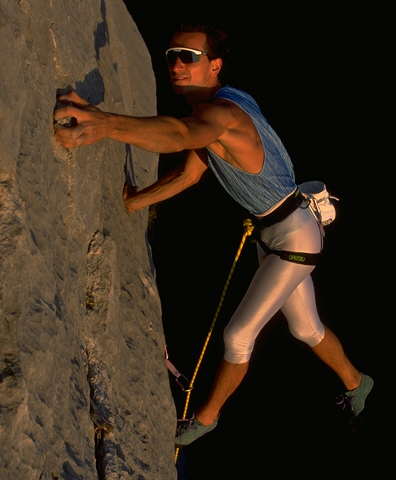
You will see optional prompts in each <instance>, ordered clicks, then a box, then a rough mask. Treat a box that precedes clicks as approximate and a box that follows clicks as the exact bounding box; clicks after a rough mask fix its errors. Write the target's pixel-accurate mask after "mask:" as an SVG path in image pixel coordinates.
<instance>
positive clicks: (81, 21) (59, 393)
mask: <svg viewBox="0 0 396 480" xmlns="http://www.w3.org/2000/svg"><path fill="white" fill-rule="evenodd" d="M0 45H1V47H0V48H1V50H0V51H1V57H0V58H1V62H0V78H1V88H0V119H1V128H0V478H1V479H2V480H8V479H10V480H11V479H12V480H22V479H23V480H28V479H35V480H38V479H40V480H53V479H67V480H80V479H81V480H89V479H124V478H128V479H129V478H133V479H139V480H151V479H152V480H154V479H155V480H168V479H175V477H176V470H175V467H174V443H173V442H174V428H175V418H176V415H175V407H174V403H173V400H172V396H171V392H170V388H169V378H168V373H167V371H166V368H165V365H164V361H163V354H164V338H163V330H162V321H161V305H160V301H159V296H158V293H157V289H156V283H155V271H154V267H153V264H152V262H151V261H150V247H149V245H148V243H147V240H146V238H147V237H146V231H147V225H148V214H147V211H143V212H138V213H135V214H133V215H128V214H127V213H126V212H125V209H124V206H123V203H122V197H121V192H122V188H123V184H124V181H125V178H126V177H127V178H128V179H129V181H130V182H131V183H133V184H135V185H137V186H139V187H143V186H145V185H147V184H150V183H152V182H153V181H154V180H155V178H156V175H157V163H158V156H157V155H155V154H151V153H148V152H143V151H139V150H138V149H135V148H132V147H130V146H129V145H125V144H121V143H117V142H112V141H107V140H106V141H102V142H100V143H98V144H95V145H91V146H87V147H81V148H78V149H75V150H70V151H69V150H66V149H64V148H63V147H61V146H59V145H57V144H56V143H55V142H54V140H53V121H52V113H53V109H54V106H55V103H56V93H57V92H61V91H63V90H64V89H67V88H69V87H72V88H74V89H75V90H76V91H77V93H79V94H80V95H81V96H82V97H85V98H86V99H87V100H89V101H90V102H91V103H93V104H100V107H101V108H103V109H104V110H106V111H112V112H117V113H122V114H131V115H138V116H139V115H142V116H146V115H153V114H155V113H156V100H155V79H154V74H153V71H152V66H151V61H150V56H149V54H148V51H147V49H146V46H145V44H144V42H143V40H142V38H141V36H140V33H139V31H138V30H137V28H136V26H135V24H134V22H133V20H132V18H131V17H130V15H129V13H128V12H127V10H126V8H125V6H124V4H123V2H122V1H121V0H92V1H89V2H81V1H79V0H14V1H7V0H0Z"/></svg>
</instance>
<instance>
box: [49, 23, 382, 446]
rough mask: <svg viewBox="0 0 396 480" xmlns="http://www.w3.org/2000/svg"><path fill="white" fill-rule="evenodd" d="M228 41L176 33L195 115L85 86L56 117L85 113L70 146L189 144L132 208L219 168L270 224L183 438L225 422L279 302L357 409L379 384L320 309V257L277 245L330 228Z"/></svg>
mask: <svg viewBox="0 0 396 480" xmlns="http://www.w3.org/2000/svg"><path fill="white" fill-rule="evenodd" d="M224 41H225V35H224V34H223V32H220V31H217V30H213V29H210V28H207V27H202V26H201V27H197V28H193V27H191V26H190V27H188V28H184V29H183V28H181V29H180V30H179V31H177V32H176V33H175V34H174V35H173V37H172V39H171V42H170V48H169V49H168V50H167V51H166V55H167V60H168V65H169V74H170V81H171V83H172V86H173V89H174V91H175V92H176V93H178V94H181V95H183V96H184V97H185V99H186V100H187V102H188V103H189V104H190V105H191V109H192V113H191V115H190V116H188V117H184V118H181V119H177V118H173V117H167V116H157V117H151V118H134V117H129V116H124V115H116V114H113V113H108V112H102V111H101V110H99V109H97V108H95V107H92V106H91V105H89V104H88V103H87V102H86V101H84V100H83V99H81V98H80V97H78V96H77V95H76V94H75V93H71V94H69V95H65V96H62V97H60V100H61V101H64V102H71V103H72V105H70V104H69V105H67V106H65V107H64V108H60V109H58V110H56V112H55V119H62V118H65V117H74V118H75V119H76V120H77V126H75V127H73V128H68V129H66V128H65V129H58V130H57V132H56V139H57V140H58V141H59V142H60V143H61V144H63V145H64V146H65V147H70V148H73V147H77V146H80V145H88V144H91V143H94V142H96V141H99V140H102V139H104V138H110V139H113V140H117V141H121V142H125V143H131V144H133V145H136V146H138V147H140V148H143V149H146V150H149V151H152V152H158V153H168V152H179V151H182V150H185V151H186V160H185V163H184V166H183V168H182V169H179V170H178V171H176V172H173V173H172V174H168V175H166V176H165V177H164V178H161V179H159V180H158V181H157V182H156V183H154V184H153V185H151V186H149V187H147V188H145V189H143V190H141V191H140V192H137V193H136V192H128V191H127V190H126V191H125V192H124V201H125V206H126V208H127V210H128V211H129V212H133V211H135V210H138V209H141V208H144V207H147V206H149V205H152V204H154V203H157V202H160V201H162V200H165V199H167V198H169V197H172V196H174V195H176V194H177V193H179V192H181V191H183V190H185V189H186V188H188V187H190V186H192V185H193V184H195V183H196V182H198V181H199V180H200V179H201V177H202V175H203V174H204V172H205V171H206V170H207V169H208V168H211V169H212V171H213V172H214V174H215V175H216V176H217V178H218V180H219V181H220V183H221V184H222V185H223V187H224V188H225V189H226V191H227V192H228V193H229V194H230V195H231V196H232V197H233V198H234V199H235V200H236V201H238V202H239V203H240V204H241V205H242V206H243V207H245V208H246V209H247V210H248V211H249V212H250V213H251V214H253V215H255V216H256V218H257V219H258V222H259V223H260V224H261V229H260V242H261V245H263V247H264V249H259V257H260V258H259V260H260V266H259V268H258V270H257V272H256V274H255V276H254V278H253V280H252V282H251V284H250V286H249V288H248V291H247V292H246V295H245V297H244V298H243V300H242V302H241V303H240V305H239V307H238V308H237V310H236V312H235V313H234V315H233V317H232V319H231V321H230V322H229V324H228V325H227V327H226V329H225V332H224V342H225V355H224V360H223V361H222V363H221V365H220V367H219V369H218V373H217V377H216V380H215V382H214V385H213V388H212V391H211V393H210V395H209V398H208V399H207V401H206V402H205V403H204V404H203V405H202V406H201V407H200V408H199V409H198V411H197V412H196V413H195V415H194V418H193V419H191V421H189V422H185V423H182V424H181V425H179V428H178V432H177V437H176V445H178V446H184V445H188V444H190V443H191V442H193V441H194V440H196V439H197V438H199V437H200V436H202V435H204V434H205V433H207V432H209V431H211V430H213V428H215V427H216V425H217V421H218V418H219V415H220V411H221V408H222V406H223V405H224V404H225V402H226V400H227V399H228V398H229V397H230V395H232V393H233V392H234V391H235V390H236V388H237V387H238V386H239V385H240V383H241V381H242V380H243V378H244V376H245V374H246V372H247V370H248V365H249V360H250V356H251V353H252V350H253V346H254V342H255V339H256V337H257V335H258V333H259V332H260V330H261V329H262V328H263V327H264V325H265V324H266V323H267V322H268V321H269V320H270V319H271V318H272V317H273V315H274V314H275V313H276V312H277V311H278V310H279V309H281V311H282V312H283V314H284V315H285V317H286V319H287V321H288V324H289V329H290V331H291V333H292V334H293V335H294V336H295V337H296V338H298V339H300V340H302V341H304V342H305V343H307V344H308V345H309V346H310V347H311V349H312V351H313V352H314V353H315V354H316V355H318V357H319V358H320V359H322V360H323V361H324V362H325V363H326V364H327V365H328V366H329V367H330V368H331V369H333V371H334V372H335V373H336V374H337V375H338V376H339V378H340V379H341V381H342V382H343V384H344V385H345V388H346V392H345V394H344V397H345V399H346V400H348V402H349V406H350V411H351V414H352V415H353V416H357V415H359V414H360V412H361V411H362V410H363V408H364V405H365V400H366V397H367V395H368V394H369V392H370V391H371V389H372V386H373V380H372V379H371V378H370V377H369V376H368V375H365V374H362V373H361V372H359V371H358V370H357V369H356V368H355V367H354V366H353V365H352V363H351V362H350V361H349V359H348V358H347V356H346V355H345V353H344V351H343V348H342V345H341V344H340V342H339V340H338V339H337V337H336V336H335V335H334V333H332V332H331V331H330V330H329V329H328V328H327V327H325V326H324V325H323V324H322V322H321V321H320V319H319V317H318V313H317V310H316V305H315V297H314V290H313V286H312V279H311V275H310V274H311V272H312V271H313V269H314V265H312V264H310V263H308V264H306V263H305V264H301V263H298V262H297V263H295V262H293V261H288V260H284V259H283V258H281V257H280V256H279V255H278V254H277V253H276V252H275V251H289V252H290V251H291V252H304V253H305V254H308V255H307V256H308V257H309V256H310V255H311V256H312V257H315V255H317V254H318V253H319V252H320V251H321V249H322V240H323V239H322V230H321V228H320V226H319V224H318V221H317V219H316V217H315V216H314V215H313V213H312V211H311V209H310V208H307V205H306V204H305V203H304V201H303V199H302V197H301V194H300V193H299V191H298V188H297V186H296V184H295V179H294V172H293V166H292V164H291V161H290V158H289V156H288V154H287V152H286V150H285V148H284V147H283V145H282V143H281V141H280V139H279V138H278V136H277V135H276V133H275V132H274V131H273V130H272V128H271V127H270V126H269V125H268V122H267V121H266V119H265V118H264V117H263V115H262V113H261V111H260V109H259V107H258V105H257V104H256V102H255V101H254V100H253V98H252V97H251V96H250V95H248V94H247V93H246V92H243V91H241V90H237V89H235V88H232V87H229V86H222V85H221V81H220V73H221V71H222V68H223V58H224V53H223V50H222V46H224Z"/></svg>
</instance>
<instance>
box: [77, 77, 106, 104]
mask: <svg viewBox="0 0 396 480" xmlns="http://www.w3.org/2000/svg"><path fill="white" fill-rule="evenodd" d="M75 90H76V92H77V94H78V95H79V96H80V97H82V98H85V100H87V101H88V102H89V103H91V104H92V105H98V104H99V103H102V102H103V100H104V94H105V87H104V82H103V78H102V75H101V73H100V71H99V70H98V69H97V68H95V69H94V70H91V71H90V72H89V73H88V74H87V75H85V78H84V80H82V81H81V82H79V81H77V82H76V88H75Z"/></svg>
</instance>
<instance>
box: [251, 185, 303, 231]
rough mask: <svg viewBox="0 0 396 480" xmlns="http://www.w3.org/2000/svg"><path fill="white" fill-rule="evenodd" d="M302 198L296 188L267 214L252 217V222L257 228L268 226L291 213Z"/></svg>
mask: <svg viewBox="0 0 396 480" xmlns="http://www.w3.org/2000/svg"><path fill="white" fill-rule="evenodd" d="M304 199H305V197H304V195H303V194H302V193H301V192H300V190H298V189H296V191H295V192H294V193H293V194H292V195H290V196H289V197H288V198H287V199H286V200H285V201H284V202H283V203H282V204H281V205H280V206H279V207H278V208H277V209H276V210H274V211H273V212H271V213H269V214H268V215H265V216H264V217H254V219H253V222H254V224H255V225H256V226H257V227H259V228H263V227H269V226H271V225H273V224H274V223H278V222H281V221H282V220H284V219H285V218H286V217H288V216H289V215H290V214H291V213H293V212H294V210H296V209H297V208H298V207H299V206H300V205H301V203H302V202H303V201H304Z"/></svg>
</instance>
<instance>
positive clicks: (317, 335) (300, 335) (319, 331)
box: [289, 323, 325, 347]
mask: <svg viewBox="0 0 396 480" xmlns="http://www.w3.org/2000/svg"><path fill="white" fill-rule="evenodd" d="M289 330H290V333H291V334H292V335H293V337H295V338H297V340H301V341H302V342H304V343H306V344H307V345H309V346H310V347H315V346H316V345H318V343H320V342H321V341H322V340H323V337H324V334H325V328H324V325H323V324H322V323H320V324H317V325H314V326H312V325H309V326H308V327H305V326H302V327H291V326H289Z"/></svg>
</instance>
